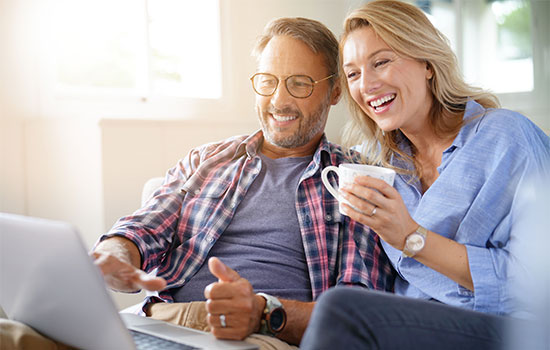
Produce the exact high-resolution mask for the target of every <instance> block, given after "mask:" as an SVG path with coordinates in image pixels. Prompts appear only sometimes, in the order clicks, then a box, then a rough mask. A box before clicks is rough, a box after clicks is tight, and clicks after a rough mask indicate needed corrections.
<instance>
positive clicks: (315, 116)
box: [258, 98, 330, 148]
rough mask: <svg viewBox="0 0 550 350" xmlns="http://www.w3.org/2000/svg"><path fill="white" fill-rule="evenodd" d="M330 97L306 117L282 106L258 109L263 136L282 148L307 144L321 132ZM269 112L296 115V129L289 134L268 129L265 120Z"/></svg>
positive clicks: (297, 111) (295, 110) (296, 110)
mask: <svg viewBox="0 0 550 350" xmlns="http://www.w3.org/2000/svg"><path fill="white" fill-rule="evenodd" d="M329 103H330V99H329V98H326V99H325V100H324V102H323V103H322V104H321V105H320V106H319V108H317V110H316V111H314V112H313V113H312V114H310V115H309V116H308V117H307V118H304V115H303V114H302V113H301V112H300V111H299V110H298V109H292V108H284V109H282V110H278V109H275V108H274V107H273V106H270V107H269V108H268V109H267V110H262V111H261V112H260V111H258V113H259V114H260V123H261V124H262V130H263V133H264V138H265V139H266V140H267V142H269V143H271V144H272V145H275V146H278V147H282V148H297V147H300V146H303V145H305V144H307V143H308V142H309V141H311V139H313V137H314V136H315V135H317V134H318V133H319V132H321V131H322V130H323V129H324V127H325V123H326V119H327V115H328V106H329ZM269 114H281V115H296V116H298V122H299V124H298V129H297V130H296V131H295V132H294V133H293V134H292V135H289V136H284V137H282V136H278V135H277V132H278V131H283V130H284V129H280V130H277V129H275V130H272V129H270V125H269V123H268V121H267V119H268V118H270V117H269V116H268V115H269Z"/></svg>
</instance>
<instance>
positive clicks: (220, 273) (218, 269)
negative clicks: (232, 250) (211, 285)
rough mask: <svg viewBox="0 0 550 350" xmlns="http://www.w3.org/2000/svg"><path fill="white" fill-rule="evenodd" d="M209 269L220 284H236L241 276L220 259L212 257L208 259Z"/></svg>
mask: <svg viewBox="0 0 550 350" xmlns="http://www.w3.org/2000/svg"><path fill="white" fill-rule="evenodd" d="M208 269H210V272H211V273H212V274H213V275H214V276H216V277H217V278H218V279H219V280H220V282H235V281H237V280H238V279H239V278H241V276H239V274H238V273H237V271H235V270H233V269H231V268H230V267H228V266H227V265H225V264H224V263H222V261H221V260H220V259H218V258H215V257H212V258H210V259H208Z"/></svg>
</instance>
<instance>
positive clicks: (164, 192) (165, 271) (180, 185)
mask: <svg viewBox="0 0 550 350" xmlns="http://www.w3.org/2000/svg"><path fill="white" fill-rule="evenodd" d="M263 140H264V139H263V134H262V132H261V131H258V132H256V133H255V134H253V135H251V136H248V137H246V136H238V137H233V138H229V139H227V140H224V141H221V142H218V143H210V144H207V145H204V146H202V147H199V148H196V149H193V150H192V151H191V152H190V153H189V154H188V155H187V157H186V158H184V159H182V160H180V162H179V163H178V165H177V166H176V167H174V168H172V169H170V170H169V171H168V173H167V175H166V178H165V180H164V184H163V185H162V187H160V188H159V189H158V190H157V191H156V192H155V193H154V195H153V196H152V197H151V198H150V199H149V200H148V202H147V203H146V205H145V206H144V207H143V208H141V209H139V210H137V211H136V212H135V213H134V214H133V215H131V216H127V217H123V218H121V219H120V220H119V221H118V222H117V223H116V224H115V225H114V227H113V228H112V229H111V231H110V232H109V233H108V234H107V235H104V236H102V237H101V238H100V240H101V239H105V238H107V237H110V236H123V237H126V238H128V239H130V240H131V241H132V242H134V243H135V244H136V245H137V247H138V249H139V251H140V253H141V258H142V266H141V268H142V269H143V270H144V271H146V272H151V271H153V270H154V269H157V276H160V277H163V278H165V279H166V281H167V282H168V285H167V289H166V290H164V291H161V292H160V293H159V294H158V297H159V298H160V299H162V300H164V301H167V302H173V299H172V294H171V292H170V291H169V289H171V288H177V287H179V286H182V285H183V284H185V283H186V281H189V279H191V278H192V276H193V275H194V274H195V273H196V272H197V271H198V270H199V268H200V267H201V266H202V264H204V263H205V260H206V257H207V255H208V252H209V251H210V249H211V248H212V246H213V245H214V244H215V243H216V241H217V240H218V238H219V237H220V236H221V235H222V234H223V232H224V231H225V229H226V228H227V226H228V225H229V223H230V221H231V219H232V218H233V215H234V214H235V210H236V208H237V207H238V206H239V203H240V202H241V201H242V200H243V198H244V196H246V193H247V191H248V189H249V187H250V185H251V184H252V182H253V181H254V179H255V178H256V176H257V175H258V174H259V173H260V169H261V159H260V157H259V156H258V152H259V149H260V146H261V144H262V142H263ZM351 157H355V155H350V154H349V153H346V152H345V151H344V150H342V148H340V147H339V146H337V145H334V144H332V143H330V142H328V141H327V140H326V137H323V139H322V140H321V142H320V144H319V146H318V148H317V150H316V152H315V154H314V156H313V160H312V161H311V163H310V164H309V165H308V167H307V168H306V170H305V172H304V173H303V175H302V177H301V179H300V182H299V185H298V190H297V194H296V213H297V215H298V221H299V225H300V230H301V235H302V241H303V244H304V251H305V256H306V260H307V265H308V270H309V277H310V281H311V290H312V297H313V300H316V299H317V298H318V297H319V295H320V294H321V293H322V292H323V291H325V290H327V289H328V288H329V287H331V286H334V285H337V284H349V285H362V286H364V287H367V288H372V289H378V290H392V289H393V281H394V271H393V270H392V267H391V265H390V263H389V260H388V258H387V257H386V254H385V253H384V250H383V249H382V248H381V245H380V242H379V238H378V236H377V235H376V234H375V233H374V232H372V231H371V230H370V229H369V228H368V227H365V226H363V225H361V224H360V223H357V222H355V221H353V220H350V219H349V218H348V217H347V216H344V215H341V214H340V212H339V211H338V202H337V200H336V199H335V198H334V197H333V196H332V195H331V194H330V193H329V192H328V191H327V190H326V188H325V187H324V186H323V184H322V182H321V170H322V169H323V168H324V167H326V166H328V165H335V166H338V165H339V164H340V163H343V162H354V161H357V160H358V159H359V158H353V159H352V158H351ZM332 175H333V174H332ZM331 181H332V182H333V185H335V184H336V178H335V177H334V176H333V177H331ZM254 224H255V223H251V225H254ZM257 224H260V221H258V223H257ZM250 282H251V283H252V285H254V281H250Z"/></svg>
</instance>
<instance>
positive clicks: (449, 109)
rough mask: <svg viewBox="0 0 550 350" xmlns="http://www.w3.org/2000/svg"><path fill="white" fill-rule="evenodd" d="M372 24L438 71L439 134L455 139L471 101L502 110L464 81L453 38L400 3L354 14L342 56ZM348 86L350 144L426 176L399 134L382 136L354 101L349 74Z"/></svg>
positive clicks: (380, 3) (434, 115)
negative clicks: (402, 147)
mask: <svg viewBox="0 0 550 350" xmlns="http://www.w3.org/2000/svg"><path fill="white" fill-rule="evenodd" d="M367 26H368V27H370V28H372V30H373V31H374V32H375V33H376V35H377V36H378V37H379V38H380V39H382V40H383V41H384V42H385V43H386V44H387V45H388V46H389V47H390V48H391V49H392V50H394V51H395V52H396V53H397V54H398V55H400V56H403V57H407V58H410V59H414V60H417V61H421V62H426V64H427V65H428V66H429V67H430V68H431V69H432V71H433V77H432V78H431V79H430V80H429V83H428V84H429V89H430V91H431V93H432V95H433V104H432V106H431V109H430V112H429V113H430V115H429V120H430V124H431V126H432V128H433V130H434V132H435V133H436V135H438V136H440V137H450V136H453V135H456V134H458V131H459V130H460V128H461V127H462V126H463V114H464V110H465V108H466V103H467V101H468V100H470V99H473V100H475V101H477V102H478V103H480V104H481V105H482V106H484V107H487V108H491V107H498V106H499V102H498V99H497V98H496V96H495V95H493V94H491V93H489V92H486V91H483V90H481V89H479V88H475V87H472V86H470V85H468V84H467V83H466V82H464V79H463V78H462V75H461V73H460V70H459V67H458V61H457V58H456V56H455V54H454V53H453V51H452V49H451V47H450V45H449V42H448V40H447V38H446V37H445V36H444V35H443V34H442V33H441V32H440V31H439V30H437V29H436V28H435V27H434V26H433V25H432V23H431V22H430V20H429V19H428V18H427V17H426V15H425V14H424V13H423V12H422V10H420V9H419V8H417V7H415V6H413V5H410V4H407V3H404V2H401V1H397V0H374V1H372V2H369V3H367V4H365V5H363V6H362V7H360V8H358V9H356V10H354V11H352V12H351V13H350V14H349V15H348V17H347V18H346V20H345V22H344V33H343V34H342V37H341V39H340V52H342V48H343V46H344V44H345V42H346V40H347V38H348V36H349V35H350V33H352V32H353V31H355V30H357V29H360V28H363V27H367ZM340 61H342V58H340ZM340 64H341V65H342V62H340ZM342 85H343V86H344V90H345V91H346V93H345V95H346V98H347V99H348V102H349V106H350V109H351V114H352V118H351V120H350V122H349V123H348V124H347V125H346V127H345V129H344V134H343V136H344V140H345V143H346V145H347V146H351V145H355V144H358V143H364V144H365V147H364V151H365V156H366V158H367V159H369V162H371V163H375V164H379V165H382V166H386V167H390V168H394V169H395V170H397V171H400V172H402V173H408V171H405V170H404V169H399V168H396V167H394V166H392V165H391V164H390V161H391V158H392V157H394V156H398V157H400V158H402V159H405V160H407V161H409V162H412V163H413V165H414V167H415V169H416V170H415V171H414V174H415V175H417V176H421V174H422V169H420V167H419V164H418V163H417V162H416V161H415V159H414V157H411V156H409V155H407V154H404V153H403V152H402V151H401V150H400V149H399V148H398V144H397V142H398V140H397V137H398V132H397V130H394V131H391V132H386V133H384V132H382V130H381V129H380V128H378V126H377V125H376V123H375V122H374V121H373V120H372V119H370V118H369V117H368V116H367V115H366V114H365V112H363V110H361V108H360V107H359V106H358V105H357V104H356V103H355V101H353V99H352V98H351V95H350V91H349V88H348V85H347V81H346V77H345V76H342Z"/></svg>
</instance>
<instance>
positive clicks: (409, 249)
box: [402, 225, 428, 258]
mask: <svg viewBox="0 0 550 350" xmlns="http://www.w3.org/2000/svg"><path fill="white" fill-rule="evenodd" d="M427 235H428V230H426V229H425V228H424V227H422V226H420V225H419V226H418V228H417V229H416V231H414V232H413V233H411V234H410V235H408V236H407V239H406V240H405V246H404V247H403V255H402V256H403V257H404V258H412V257H413V256H415V255H416V254H418V252H419V251H421V250H422V249H423V248H424V246H425V245H426V236H427Z"/></svg>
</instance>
